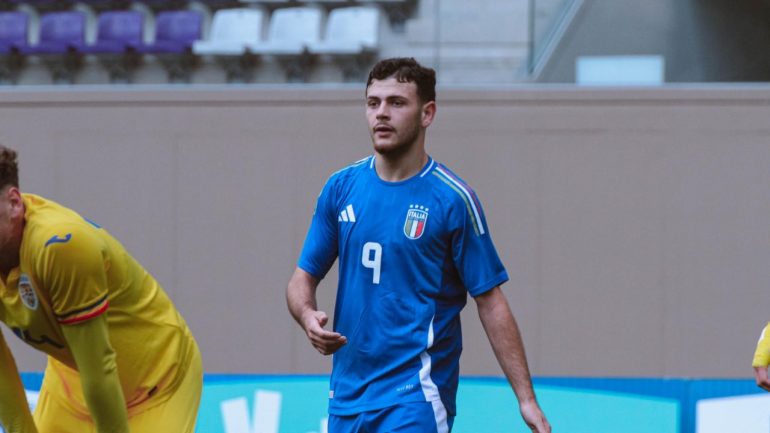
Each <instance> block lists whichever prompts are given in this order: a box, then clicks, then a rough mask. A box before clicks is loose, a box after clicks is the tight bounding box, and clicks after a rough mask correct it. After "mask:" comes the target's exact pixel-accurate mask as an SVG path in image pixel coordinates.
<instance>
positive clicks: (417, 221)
mask: <svg viewBox="0 0 770 433" xmlns="http://www.w3.org/2000/svg"><path fill="white" fill-rule="evenodd" d="M427 222H428V208H426V207H425V206H419V205H416V204H410V205H409V210H408V211H406V222H404V235H406V237H407V238H409V239H419V238H420V236H422V234H423V233H425V223H427Z"/></svg>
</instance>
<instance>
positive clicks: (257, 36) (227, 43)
mask: <svg viewBox="0 0 770 433" xmlns="http://www.w3.org/2000/svg"><path fill="white" fill-rule="evenodd" d="M264 15H265V14H264V12H263V11H262V10H261V9H251V8H249V9H247V8H238V9H221V10H218V11H217V12H215V13H214V18H213V20H212V23H211V31H210V33H209V38H208V39H207V40H200V41H195V43H194V44H193V53H195V54H197V55H201V56H213V57H215V58H216V60H217V61H218V62H220V64H221V65H222V67H223V68H224V69H225V71H226V73H227V81H228V82H231V83H232V82H245V81H248V79H249V77H250V75H251V73H252V72H253V69H254V66H255V65H256V57H255V56H254V55H252V54H251V52H250V51H248V49H247V47H248V46H249V45H250V44H257V43H260V42H261V40H262V24H263V22H264V19H265V16H264Z"/></svg>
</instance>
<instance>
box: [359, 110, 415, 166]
mask: <svg viewBox="0 0 770 433" xmlns="http://www.w3.org/2000/svg"><path fill="white" fill-rule="evenodd" d="M420 132H421V131H420V123H419V119H418V120H416V121H415V122H414V123H413V124H412V126H411V127H410V128H408V129H401V130H394V131H393V132H392V133H391V134H392V135H393V137H394V139H395V142H388V143H387V144H384V143H378V142H377V138H376V137H375V135H376V134H375V132H374V131H373V130H372V131H371V132H370V135H371V137H372V144H373V145H374V150H375V151H376V152H377V153H378V154H380V155H382V156H383V157H386V158H388V159H399V158H400V157H402V156H404V155H406V154H407V153H409V151H410V150H412V148H413V147H414V146H415V143H417V139H418V138H419V136H420Z"/></svg>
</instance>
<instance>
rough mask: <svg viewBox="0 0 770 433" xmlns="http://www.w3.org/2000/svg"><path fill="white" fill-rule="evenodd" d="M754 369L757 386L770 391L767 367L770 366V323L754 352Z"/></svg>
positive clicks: (763, 331)
mask: <svg viewBox="0 0 770 433" xmlns="http://www.w3.org/2000/svg"><path fill="white" fill-rule="evenodd" d="M751 365H752V367H754V378H755V379H756V381H757V386H759V387H760V388H762V389H764V390H765V391H770V379H768V377H767V366H768V365H770V323H768V324H767V325H765V328H764V329H763V330H762V335H760V336H759V341H758V342H757V350H756V351H755V352H754V361H753V362H752V363H751Z"/></svg>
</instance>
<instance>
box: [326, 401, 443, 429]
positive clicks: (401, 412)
mask: <svg viewBox="0 0 770 433" xmlns="http://www.w3.org/2000/svg"><path fill="white" fill-rule="evenodd" d="M453 422H454V417H453V416H449V415H447V413H446V410H445V409H444V405H443V404H442V403H441V402H440V401H437V402H433V403H431V402H429V401H418V402H414V403H403V404H398V405H395V406H390V407H386V408H384V409H378V410H371V411H366V412H361V413H358V414H355V415H329V433H449V432H451V431H452V423H453Z"/></svg>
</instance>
